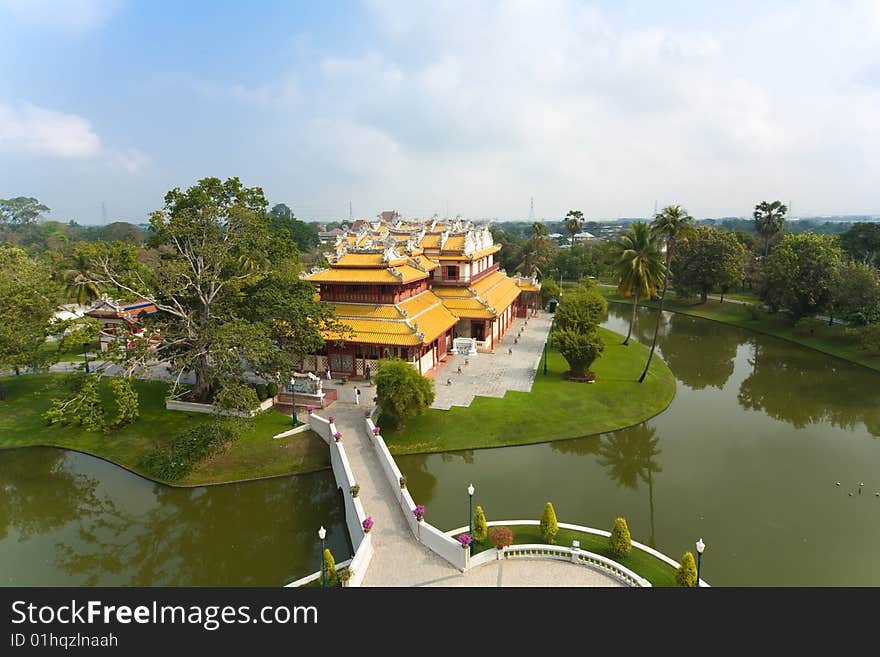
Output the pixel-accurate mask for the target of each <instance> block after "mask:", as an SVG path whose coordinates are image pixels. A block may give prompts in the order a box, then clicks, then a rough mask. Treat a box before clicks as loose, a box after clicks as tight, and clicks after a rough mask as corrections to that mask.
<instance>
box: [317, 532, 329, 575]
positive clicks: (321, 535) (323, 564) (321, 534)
mask: <svg viewBox="0 0 880 657" xmlns="http://www.w3.org/2000/svg"><path fill="white" fill-rule="evenodd" d="M326 536H327V530H326V529H324V526H323V525H321V529H319V530H318V538H320V539H321V588H322V589H323V588H324V587H326V586H327V572H326V570H327V568H326V566H327V563H326V561H325V559H324V538H325V537H326Z"/></svg>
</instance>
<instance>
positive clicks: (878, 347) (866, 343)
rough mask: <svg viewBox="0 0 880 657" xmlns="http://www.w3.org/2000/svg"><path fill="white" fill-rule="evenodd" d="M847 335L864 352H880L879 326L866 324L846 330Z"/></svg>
mask: <svg viewBox="0 0 880 657" xmlns="http://www.w3.org/2000/svg"><path fill="white" fill-rule="evenodd" d="M846 333H847V335H849V336H852V337H854V338H855V339H856V340H858V341H859V346H860V347H861V348H862V349H864V350H865V351H869V352H880V324H868V325H866V326H859V327H857V328H850V329H847V330H846Z"/></svg>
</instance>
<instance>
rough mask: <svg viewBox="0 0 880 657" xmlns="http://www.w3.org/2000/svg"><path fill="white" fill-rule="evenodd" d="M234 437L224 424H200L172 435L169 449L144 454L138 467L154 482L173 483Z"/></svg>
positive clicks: (227, 425)
mask: <svg viewBox="0 0 880 657" xmlns="http://www.w3.org/2000/svg"><path fill="white" fill-rule="evenodd" d="M234 437H235V433H234V432H233V430H232V428H231V425H230V424H229V423H227V422H223V421H215V422H208V423H205V424H200V425H198V426H195V427H192V428H191V429H187V430H186V431H184V432H183V433H180V434H178V435H177V436H175V437H174V438H173V439H172V441H171V444H170V445H169V446H167V447H163V448H160V449H157V450H154V451H152V452H150V453H148V454H147V455H146V456H144V457H143V458H142V459H141V460H140V462H139V465H140V467H141V468H143V469H144V470H145V471H146V472H147V473H149V474H151V475H153V476H155V477H157V478H158V479H162V480H164V481H177V480H178V479H182V478H183V477H185V476H186V475H188V474H189V473H190V472H191V471H192V469H193V468H194V467H195V466H196V465H197V464H198V463H199V462H200V461H202V460H203V459H205V458H206V457H208V456H210V455H211V454H213V453H216V452H217V451H219V450H220V449H222V448H223V447H224V446H225V445H226V444H227V443H228V442H229V441H231V440H232V439H233V438H234Z"/></svg>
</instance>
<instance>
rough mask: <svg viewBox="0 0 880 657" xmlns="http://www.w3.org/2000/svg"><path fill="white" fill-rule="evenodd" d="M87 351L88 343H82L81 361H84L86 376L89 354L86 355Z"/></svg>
mask: <svg viewBox="0 0 880 657" xmlns="http://www.w3.org/2000/svg"><path fill="white" fill-rule="evenodd" d="M88 349H89V343H88V342H83V360H85V361H86V374H88V373H89V354H88Z"/></svg>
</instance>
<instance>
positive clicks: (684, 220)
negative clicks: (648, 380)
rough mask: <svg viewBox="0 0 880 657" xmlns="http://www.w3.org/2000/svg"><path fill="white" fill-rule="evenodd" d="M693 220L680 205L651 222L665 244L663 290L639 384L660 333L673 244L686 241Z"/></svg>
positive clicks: (674, 206) (652, 356) (673, 249)
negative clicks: (652, 336) (655, 324)
mask: <svg viewBox="0 0 880 657" xmlns="http://www.w3.org/2000/svg"><path fill="white" fill-rule="evenodd" d="M693 225H694V218H693V217H692V216H690V215H689V214H688V212H687V210H685V209H684V208H683V207H681V206H680V205H667V206H666V207H665V208H663V209H662V210H660V212H658V213H657V214H656V215H654V221H652V222H651V232H652V233H653V234H654V237H656V238H657V239H660V240H663V241H664V242H665V244H666V267H665V269H664V271H663V290H662V291H661V293H660V305H659V306H658V307H657V326H655V327H654V338H653V339H652V340H651V352H650V353H649V354H648V362H647V363H645V370H644V371H643V372H642V375H641V376H640V377H639V383H641V382H642V381H644V380H645V377H646V376H648V370H649V369H650V368H651V361H652V360H653V359H654V350H655V349H656V348H657V333H658V332H659V331H660V318H661V317H662V316H663V302H664V301H666V289H667V287H668V284H669V266H670V263H671V262H672V254H673V252H674V251H675V244H676V242H679V241H681V240H683V239H686V236H687V234H688V232H690V230H691V229H692V228H693Z"/></svg>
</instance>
